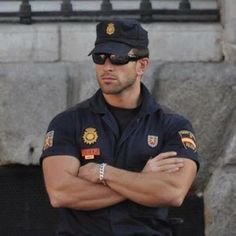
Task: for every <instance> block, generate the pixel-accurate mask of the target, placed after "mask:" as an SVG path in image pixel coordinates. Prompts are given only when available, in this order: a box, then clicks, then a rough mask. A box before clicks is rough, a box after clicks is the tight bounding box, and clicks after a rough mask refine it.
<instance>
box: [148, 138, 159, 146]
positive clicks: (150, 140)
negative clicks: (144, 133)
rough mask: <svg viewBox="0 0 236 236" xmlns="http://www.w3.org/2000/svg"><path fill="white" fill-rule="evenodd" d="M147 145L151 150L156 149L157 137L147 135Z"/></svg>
mask: <svg viewBox="0 0 236 236" xmlns="http://www.w3.org/2000/svg"><path fill="white" fill-rule="evenodd" d="M147 143H148V146H149V147H152V148H154V147H156V146H157V144H158V136H155V135H148V137H147Z"/></svg>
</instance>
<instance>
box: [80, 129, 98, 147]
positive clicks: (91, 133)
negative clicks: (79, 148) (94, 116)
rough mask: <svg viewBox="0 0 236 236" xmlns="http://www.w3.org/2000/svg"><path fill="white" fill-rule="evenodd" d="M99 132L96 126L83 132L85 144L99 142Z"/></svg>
mask: <svg viewBox="0 0 236 236" xmlns="http://www.w3.org/2000/svg"><path fill="white" fill-rule="evenodd" d="M97 139H98V134H97V131H96V129H95V128H86V129H85V131H84V134H83V140H84V143H85V144H94V143H96V142H97Z"/></svg>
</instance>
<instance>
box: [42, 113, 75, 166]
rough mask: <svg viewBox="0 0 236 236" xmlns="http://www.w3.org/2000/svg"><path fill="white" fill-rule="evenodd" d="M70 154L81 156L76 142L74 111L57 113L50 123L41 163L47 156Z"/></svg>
mask: <svg viewBox="0 0 236 236" xmlns="http://www.w3.org/2000/svg"><path fill="white" fill-rule="evenodd" d="M52 155H70V156H75V157H78V156H79V148H78V147H77V144H76V122H75V115H74V114H73V113H72V112H68V111H66V112H63V113H61V114H59V115H57V116H56V117H55V118H54V119H53V120H52V121H51V122H50V124H49V126H48V129H47V133H46V135H45V138H44V145H43V150H42V155H41V158H40V163H41V164H42V160H43V159H44V158H45V157H47V156H52Z"/></svg>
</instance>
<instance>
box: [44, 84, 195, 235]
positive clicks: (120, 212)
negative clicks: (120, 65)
mask: <svg viewBox="0 0 236 236" xmlns="http://www.w3.org/2000/svg"><path fill="white" fill-rule="evenodd" d="M141 92H142V97H143V101H142V104H141V107H140V110H139V113H138V114H137V116H136V117H135V118H134V119H133V120H132V121H130V122H129V125H128V126H127V127H126V128H125V129H124V131H123V132H122V134H121V135H120V130H119V127H118V124H117V122H116V120H115V118H114V117H113V115H112V113H111V112H110V111H109V109H108V108H107V105H106V103H105V100H104V97H103V94H102V92H101V90H100V89H99V90H98V91H97V92H96V94H95V95H94V96H93V97H91V98H90V99H88V100H86V101H84V102H82V103H80V104H78V105H76V106H75V107H73V108H70V109H68V110H66V111H64V112H62V113H60V114H59V115H57V116H56V117H55V118H54V119H53V120H52V121H51V123H50V124H49V128H48V131H47V134H46V137H45V143H44V150H43V152H42V156H41V162H42V161H43V159H44V158H46V157H48V156H52V155H71V156H74V157H76V158H78V159H79V161H80V163H81V165H85V164H87V163H89V162H96V163H103V162H105V163H107V164H109V165H112V166H115V167H118V168H122V169H125V170H129V171H137V172H140V171H142V169H143V167H144V166H145V164H146V162H147V161H148V160H149V159H150V158H151V157H155V156H156V155H158V154H160V153H162V152H167V151H176V152H177V156H179V157H184V158H189V159H192V160H193V161H194V162H196V164H197V166H198V167H199V163H198V155H197V150H196V149H197V148H196V140H195V137H194V132H193V128H192V126H191V124H190V122H189V121H188V120H186V119H185V118H184V117H182V116H180V115H177V114H175V113H173V112H167V111H165V110H164V109H163V108H162V107H161V106H160V105H159V104H158V103H156V101H155V100H154V98H153V97H152V96H151V95H150V93H149V91H148V90H147V89H146V87H145V86H144V85H143V84H142V87H141ZM60 212H61V214H60V215H61V222H60V224H59V227H58V235H76V236H77V235H78V236H84V235H86V236H88V235H89V236H104V235H106V236H134V235H142V236H149V235H150V236H154V235H158V236H169V235H172V233H171V230H170V226H169V224H168V209H167V208H164V207H146V206H142V205H140V204H137V203H135V202H132V201H130V200H126V201H123V202H121V203H118V204H115V205H113V206H109V207H106V208H103V209H99V210H94V211H80V210H74V209H67V208H61V209H60ZM63 232H64V234H63Z"/></svg>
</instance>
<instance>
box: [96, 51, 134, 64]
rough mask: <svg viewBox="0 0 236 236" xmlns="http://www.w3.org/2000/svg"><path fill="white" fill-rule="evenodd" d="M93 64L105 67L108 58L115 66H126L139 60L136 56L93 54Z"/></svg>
mask: <svg viewBox="0 0 236 236" xmlns="http://www.w3.org/2000/svg"><path fill="white" fill-rule="evenodd" d="M92 58H93V62H94V63H95V64H99V65H103V64H104V63H105V61H106V59H107V58H109V60H110V62H111V64H113V65H125V64H127V63H128V62H129V61H137V60H138V58H137V57H136V56H134V55H127V56H119V55H114V54H92Z"/></svg>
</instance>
